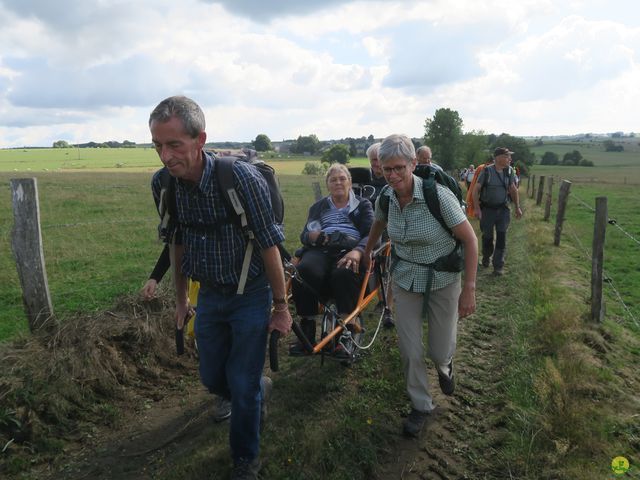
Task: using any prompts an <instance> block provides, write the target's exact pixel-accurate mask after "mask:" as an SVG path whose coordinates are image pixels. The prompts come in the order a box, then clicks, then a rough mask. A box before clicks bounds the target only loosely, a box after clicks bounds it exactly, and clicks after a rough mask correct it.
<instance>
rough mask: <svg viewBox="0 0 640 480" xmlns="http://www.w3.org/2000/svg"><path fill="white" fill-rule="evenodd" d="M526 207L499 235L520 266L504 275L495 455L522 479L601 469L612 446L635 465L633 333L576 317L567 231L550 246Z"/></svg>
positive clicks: (580, 279)
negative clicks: (505, 322)
mask: <svg viewBox="0 0 640 480" xmlns="http://www.w3.org/2000/svg"><path fill="white" fill-rule="evenodd" d="M528 215H529V219H528V220H527V221H526V228H522V229H512V231H511V233H510V235H512V236H511V237H510V239H509V242H510V245H513V246H514V247H515V248H513V249H512V250H511V251H512V253H511V255H512V256H513V255H514V254H515V255H518V256H519V259H520V261H521V262H523V263H524V267H525V268H521V269H520V270H519V273H518V274H517V275H514V276H513V277H511V278H510V279H509V280H510V287H511V288H513V289H515V290H517V291H518V292H519V296H518V298H517V300H516V301H517V302H518V304H519V306H520V308H518V309H517V310H516V311H514V312H513V314H512V315H511V316H510V318H509V320H510V322H509V325H510V326H511V328H510V331H509V333H508V335H509V336H510V337H511V339H512V342H511V348H510V350H509V352H508V355H509V364H510V368H509V369H508V373H507V377H506V380H505V383H504V389H505V394H506V395H507V397H508V399H509V409H510V413H509V416H508V418H509V425H508V429H509V441H508V442H507V444H506V446H505V448H504V450H503V451H502V455H504V463H505V464H506V465H508V468H509V474H510V475H511V478H524V479H529V478H530V479H534V478H566V479H578V478H580V479H592V478H593V479H596V478H597V479H601V478H607V477H608V475H610V474H611V469H610V465H611V461H612V459H613V458H614V457H616V456H619V455H622V456H625V457H626V458H627V459H629V460H630V461H631V463H632V465H636V468H637V466H638V464H639V463H640V458H639V457H638V454H637V452H638V449H639V447H640V443H639V433H640V422H639V420H638V416H637V411H638V406H639V405H638V399H637V397H635V391H636V390H637V387H636V388H635V390H630V389H629V388H630V387H632V386H634V385H635V386H637V385H638V379H639V377H638V373H637V371H636V369H635V368H634V367H633V365H637V364H638V360H639V358H638V357H639V346H640V344H639V342H638V337H637V335H636V334H634V333H633V332H632V331H630V330H629V329H627V328H625V327H623V326H621V325H620V324H619V323H617V322H616V321H617V320H619V318H616V317H614V316H609V317H608V319H607V320H606V321H605V322H604V323H603V324H601V325H594V324H590V323H589V322H588V321H587V320H586V318H587V316H588V311H589V307H588V304H587V300H588V295H589V286H588V285H589V284H588V282H589V278H590V276H589V271H588V270H587V269H586V268H585V266H584V262H581V261H578V260H577V258H576V255H575V247H574V246H573V245H572V244H571V243H569V242H568V241H567V240H568V239H566V238H564V239H563V244H562V245H561V247H560V248H554V247H553V246H552V238H553V237H552V235H553V234H552V229H551V226H550V225H548V224H544V223H541V222H540V221H538V220H537V218H540V217H541V216H542V214H541V211H540V210H539V209H536V208H531V209H530V211H529V212H528ZM514 250H515V251H514Z"/></svg>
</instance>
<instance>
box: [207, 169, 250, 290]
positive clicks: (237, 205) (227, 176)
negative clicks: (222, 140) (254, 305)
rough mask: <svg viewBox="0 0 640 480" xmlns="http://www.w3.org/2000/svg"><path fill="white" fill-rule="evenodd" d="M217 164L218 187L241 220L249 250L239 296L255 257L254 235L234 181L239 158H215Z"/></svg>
mask: <svg viewBox="0 0 640 480" xmlns="http://www.w3.org/2000/svg"><path fill="white" fill-rule="evenodd" d="M214 158H215V162H216V164H215V165H216V177H217V180H218V187H219V188H220V190H221V191H222V196H223V197H224V199H225V202H226V203H227V204H228V205H231V208H233V211H234V212H235V214H236V215H237V216H238V217H239V219H240V227H241V228H242V232H243V233H244V235H245V237H246V239H247V248H246V250H245V252H244V259H243V260H242V270H241V272H240V279H239V281H238V290H237V291H236V294H237V295H242V294H243V293H244V287H245V285H246V283H247V279H248V277H249V266H250V265H251V256H252V255H253V239H254V235H253V232H252V231H251V229H250V228H249V222H248V221H247V212H246V211H245V209H244V206H243V205H242V202H241V201H240V197H239V196H238V192H237V191H236V187H235V184H234V181H233V164H234V163H235V162H236V160H237V157H214Z"/></svg>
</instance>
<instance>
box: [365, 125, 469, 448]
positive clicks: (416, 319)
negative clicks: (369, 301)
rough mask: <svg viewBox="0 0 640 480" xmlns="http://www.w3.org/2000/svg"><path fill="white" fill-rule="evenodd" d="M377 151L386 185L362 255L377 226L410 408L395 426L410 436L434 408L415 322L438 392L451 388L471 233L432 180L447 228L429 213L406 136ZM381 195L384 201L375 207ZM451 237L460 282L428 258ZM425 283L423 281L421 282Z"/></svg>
mask: <svg viewBox="0 0 640 480" xmlns="http://www.w3.org/2000/svg"><path fill="white" fill-rule="evenodd" d="M378 157H379V158H380V162H381V164H382V171H383V174H384V176H385V178H386V179H387V183H388V184H389V188H386V189H385V190H383V191H382V192H381V193H380V196H379V197H378V200H377V202H376V209H375V212H376V213H375V221H374V223H373V226H372V227H371V232H370V233H369V241H368V243H367V246H366V248H365V251H364V258H366V259H369V258H370V256H371V252H372V250H373V249H374V247H375V245H376V242H377V240H378V239H379V238H380V235H381V234H382V232H383V230H384V229H385V227H386V229H387V231H388V233H389V237H390V238H391V243H392V245H393V247H394V254H393V257H394V258H393V261H392V270H391V272H392V286H391V289H392V291H393V297H394V300H395V321H396V329H397V331H398V342H399V346H400V356H401V358H402V364H403V368H404V374H405V380H406V388H407V393H408V395H409V398H410V400H411V413H410V414H409V416H408V417H407V419H406V420H405V421H404V424H403V433H404V434H405V435H407V436H414V437H415V436H417V435H418V434H419V433H420V431H421V430H422V428H423V426H424V424H425V422H426V420H427V418H428V416H429V414H430V413H431V412H432V410H433V409H434V408H435V406H434V403H433V399H432V397H431V394H430V393H429V384H428V380H427V370H426V364H425V359H424V345H423V343H422V323H423V321H424V320H425V318H424V317H425V314H426V316H427V323H428V327H427V328H428V350H427V352H428V355H429V358H430V359H431V360H432V361H433V363H434V364H435V367H436V370H437V373H438V379H439V383H440V387H441V389H442V391H443V393H445V394H446V395H452V394H453V391H454V389H455V380H454V371H453V355H454V353H455V349H456V336H457V322H458V318H459V317H460V318H462V317H465V316H467V315H470V314H472V313H473V312H474V311H475V308H476V300H475V280H476V269H477V263H478V240H477V238H476V235H475V233H474V231H473V228H472V227H471V225H470V224H469V222H468V221H467V218H466V216H465V213H464V211H463V210H462V208H461V207H460V203H459V202H458V200H457V198H456V197H455V195H454V194H453V193H452V192H451V191H450V190H448V189H447V188H445V187H443V186H442V185H439V184H436V193H437V198H438V201H439V204H440V211H441V214H442V217H443V219H444V222H445V223H446V225H447V227H448V229H449V230H450V231H451V232H452V233H451V234H450V233H449V232H448V231H447V229H445V228H444V227H443V226H442V225H441V224H440V222H439V221H438V220H437V219H436V218H435V217H434V216H433V215H432V214H431V212H430V210H429V208H428V206H427V203H426V199H425V194H424V191H423V179H422V178H420V177H417V176H415V175H413V171H414V170H415V167H416V153H415V148H414V146H413V143H412V142H411V139H410V138H408V137H407V136H405V135H397V134H394V135H390V136H388V137H387V138H385V139H384V140H383V142H382V144H381V145H380V149H379V151H378ZM384 196H387V197H388V200H389V201H388V209H387V211H385V209H384V208H381V207H380V204H381V199H382V197H384ZM456 240H458V241H460V242H461V243H462V244H463V245H464V251H465V258H464V285H463V286H461V275H460V273H459V272H458V273H455V272H450V271H435V268H434V266H433V264H434V262H435V261H436V260H437V259H439V258H443V257H446V256H447V255H449V254H450V253H451V252H452V251H453V250H454V248H455V247H456ZM429 284H430V287H429Z"/></svg>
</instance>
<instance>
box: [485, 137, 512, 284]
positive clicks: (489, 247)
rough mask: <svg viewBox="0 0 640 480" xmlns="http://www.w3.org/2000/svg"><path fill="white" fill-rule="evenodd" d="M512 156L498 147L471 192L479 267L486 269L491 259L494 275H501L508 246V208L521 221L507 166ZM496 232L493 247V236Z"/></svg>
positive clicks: (509, 217)
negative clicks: (479, 238)
mask: <svg viewBox="0 0 640 480" xmlns="http://www.w3.org/2000/svg"><path fill="white" fill-rule="evenodd" d="M512 154H513V152H511V151H509V149H508V148H505V147H499V148H496V149H495V150H494V152H493V158H494V164H493V165H489V166H487V167H485V168H484V169H483V170H482V172H480V174H479V176H478V180H477V182H476V184H475V187H474V188H473V204H474V205H480V208H475V215H476V217H477V218H478V219H479V220H480V230H481V231H482V266H483V267H485V268H486V267H488V266H489V265H490V264H491V261H492V258H491V257H492V256H493V274H494V275H502V274H503V273H504V270H503V269H504V257H505V252H506V246H507V229H508V228H509V222H510V220H511V210H510V209H509V204H510V203H511V202H513V203H514V204H515V213H516V218H518V219H519V218H520V217H522V210H521V209H520V197H519V195H518V188H517V187H516V176H515V173H514V172H513V169H512V168H511V166H510V163H511V155H512ZM494 230H495V232H496V235H495V236H496V241H495V245H494V243H493V232H494Z"/></svg>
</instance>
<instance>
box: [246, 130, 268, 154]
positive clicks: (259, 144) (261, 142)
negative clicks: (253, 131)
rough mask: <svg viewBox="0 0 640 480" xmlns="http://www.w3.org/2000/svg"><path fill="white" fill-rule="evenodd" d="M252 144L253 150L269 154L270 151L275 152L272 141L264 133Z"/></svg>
mask: <svg viewBox="0 0 640 480" xmlns="http://www.w3.org/2000/svg"><path fill="white" fill-rule="evenodd" d="M251 144H252V145H253V148H255V149H256V150H257V151H258V152H268V151H269V150H273V146H272V145H271V139H270V138H269V137H267V136H266V135H265V134H264V133H261V134H259V135H258V136H256V139H255V140H254V141H253V142H251Z"/></svg>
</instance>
